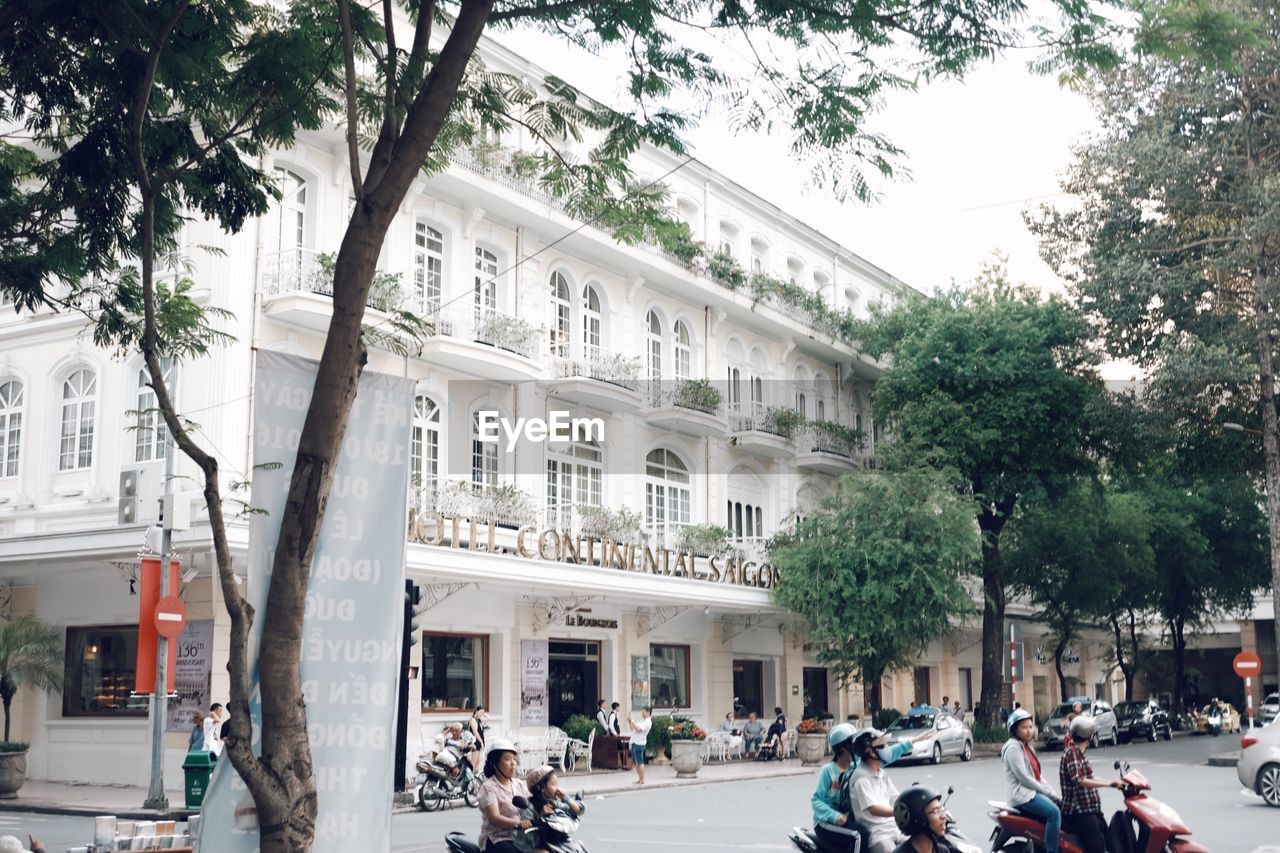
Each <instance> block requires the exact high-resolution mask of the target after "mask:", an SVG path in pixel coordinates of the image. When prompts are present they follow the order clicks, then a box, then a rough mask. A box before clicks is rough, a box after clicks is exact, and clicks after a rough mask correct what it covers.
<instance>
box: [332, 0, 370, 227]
mask: <svg viewBox="0 0 1280 853" xmlns="http://www.w3.org/2000/svg"><path fill="white" fill-rule="evenodd" d="M338 18H339V20H340V21H341V22H342V66H343V69H344V72H345V73H344V76H345V78H346V83H345V90H344V92H343V98H344V100H345V101H346V106H347V134H346V135H347V159H348V160H350V161H351V162H350V168H351V191H352V192H353V193H354V194H355V197H356V203H357V204H358V203H359V202H360V200H361V199H362V198H363V197H364V186H363V184H362V182H361V180H360V144H359V129H360V117H359V114H358V113H357V111H356V50H355V44H354V43H353V39H352V37H351V3H350V0H338Z"/></svg>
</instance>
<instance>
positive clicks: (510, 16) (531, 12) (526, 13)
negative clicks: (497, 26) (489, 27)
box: [489, 0, 604, 22]
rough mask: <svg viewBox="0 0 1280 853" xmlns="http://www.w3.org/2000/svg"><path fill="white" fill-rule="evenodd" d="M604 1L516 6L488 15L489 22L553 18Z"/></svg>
mask: <svg viewBox="0 0 1280 853" xmlns="http://www.w3.org/2000/svg"><path fill="white" fill-rule="evenodd" d="M603 2H604V0H562V2H559V3H545V4H543V5H540V6H516V7H514V8H511V9H504V10H503V11H501V12H494V13H492V14H491V15H489V20H490V21H494V22H497V21H514V20H516V19H517V18H538V17H542V16H543V15H548V16H553V15H558V14H560V13H561V12H572V11H574V10H576V9H587V8H589V7H591V6H597V5H599V4H600V3H603Z"/></svg>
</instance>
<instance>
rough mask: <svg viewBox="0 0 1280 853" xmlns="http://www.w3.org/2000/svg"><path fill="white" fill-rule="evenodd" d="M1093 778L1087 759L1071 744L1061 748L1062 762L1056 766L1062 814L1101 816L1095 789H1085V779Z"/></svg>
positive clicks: (1100, 807) (1068, 743) (1099, 798)
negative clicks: (1060, 786) (1059, 784)
mask: <svg viewBox="0 0 1280 853" xmlns="http://www.w3.org/2000/svg"><path fill="white" fill-rule="evenodd" d="M1092 778H1093V768H1092V767H1090V766H1089V759H1087V758H1085V757H1084V753H1083V752H1081V751H1080V749H1079V748H1078V747H1077V746H1076V745H1075V744H1074V743H1072V742H1071V740H1070V738H1068V739H1067V742H1066V743H1065V744H1064V745H1063V747H1062V762H1061V763H1060V764H1059V765H1058V780H1059V781H1060V782H1062V813H1063V814H1090V813H1094V814H1102V798H1101V797H1099V796H1098V789H1097V788H1086V787H1085V786H1084V784H1083V783H1084V780H1085V779H1092Z"/></svg>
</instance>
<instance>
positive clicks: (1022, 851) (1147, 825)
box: [987, 761, 1209, 853]
mask: <svg viewBox="0 0 1280 853" xmlns="http://www.w3.org/2000/svg"><path fill="white" fill-rule="evenodd" d="M1115 769H1116V770H1119V771H1120V773H1121V775H1120V782H1121V783H1122V785H1123V788H1122V794H1123V795H1124V805H1125V807H1124V808H1123V809H1119V810H1117V811H1116V813H1115V815H1114V816H1112V818H1111V823H1110V824H1109V825H1108V826H1107V834H1108V836H1109V839H1108V842H1107V847H1108V849H1110V850H1115V851H1120V853H1166V851H1168V853H1208V849H1209V848H1207V847H1204V846H1202V845H1200V844H1197V843H1196V842H1194V841H1192V840H1191V839H1190V838H1185V837H1183V836H1187V835H1190V834H1191V830H1190V829H1189V828H1188V827H1187V825H1186V824H1185V823H1183V822H1182V818H1181V817H1179V816H1178V813H1177V812H1176V811H1174V810H1173V809H1172V808H1170V807H1169V806H1167V805H1165V804H1164V803H1162V802H1160V801H1159V800H1157V799H1155V798H1153V797H1150V796H1148V795H1147V794H1146V793H1145V792H1146V791H1150V790H1151V785H1150V783H1148V782H1147V779H1146V777H1145V776H1143V775H1142V773H1140V772H1139V771H1137V770H1132V769H1130V767H1129V763H1128V762H1124V763H1121V762H1119V761H1117V762H1116V763H1115ZM989 804H990V805H991V806H992V809H991V811H989V812H987V815H988V816H989V817H990V818H991V819H992V820H994V821H995V822H996V827H995V829H994V830H992V832H991V850H992V853H996V851H1009V853H1013V851H1017V853H1043V851H1044V849H1045V847H1044V821H1042V820H1040V819H1039V818H1037V817H1035V816H1033V815H1030V814H1027V813H1026V812H1023V811H1020V810H1019V809H1017V808H1014V807H1012V806H1010V805H1008V804H1007V803H1001V802H996V801H994V800H993V801H990V803H989ZM1059 849H1060V850H1061V851H1062V853H1083V851H1082V848H1081V847H1080V839H1078V838H1076V837H1075V836H1074V835H1072V834H1071V833H1069V832H1063V833H1062V836H1061V838H1060V840H1059Z"/></svg>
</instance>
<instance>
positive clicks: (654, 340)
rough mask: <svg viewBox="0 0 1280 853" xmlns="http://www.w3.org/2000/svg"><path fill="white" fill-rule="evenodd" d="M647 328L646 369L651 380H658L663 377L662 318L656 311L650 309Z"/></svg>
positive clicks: (645, 319) (646, 322)
mask: <svg viewBox="0 0 1280 853" xmlns="http://www.w3.org/2000/svg"><path fill="white" fill-rule="evenodd" d="M644 323H645V328H646V330H647V331H646V341H647V346H646V352H647V354H648V358H647V361H646V364H645V369H646V370H647V372H648V377H649V381H650V382H657V381H658V380H659V379H661V378H662V320H660V319H659V318H658V314H657V312H655V311H650V312H649V313H648V315H646V316H645V318H644Z"/></svg>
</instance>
